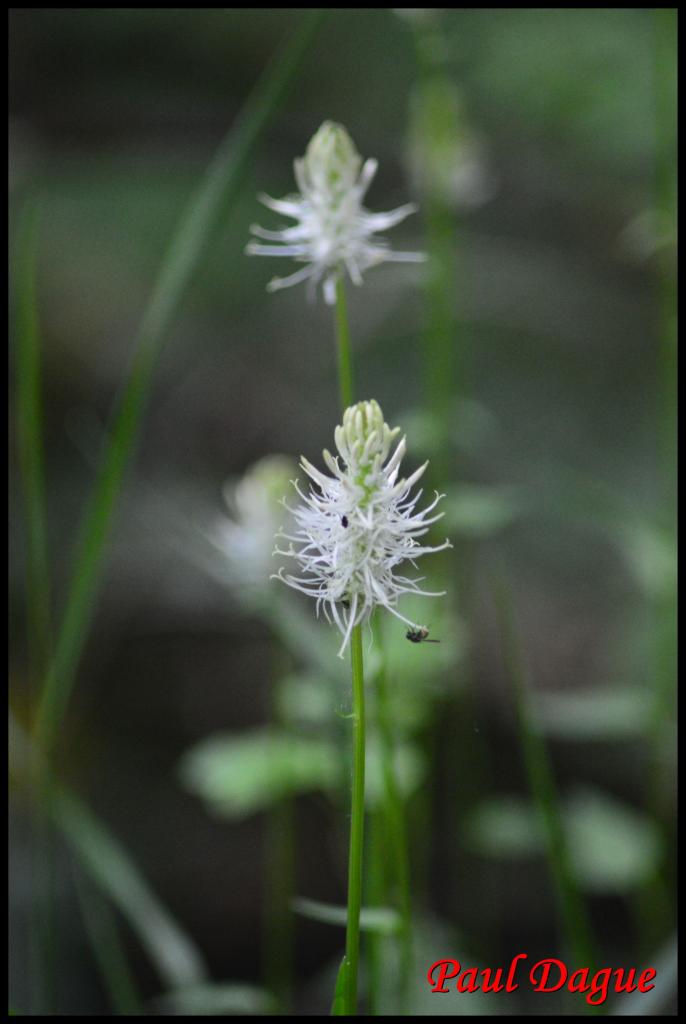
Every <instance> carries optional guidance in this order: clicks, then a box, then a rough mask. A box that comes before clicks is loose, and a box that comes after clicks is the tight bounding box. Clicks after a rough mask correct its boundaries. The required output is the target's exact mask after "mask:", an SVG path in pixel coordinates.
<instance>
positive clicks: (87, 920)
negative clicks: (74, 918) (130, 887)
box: [75, 871, 142, 1017]
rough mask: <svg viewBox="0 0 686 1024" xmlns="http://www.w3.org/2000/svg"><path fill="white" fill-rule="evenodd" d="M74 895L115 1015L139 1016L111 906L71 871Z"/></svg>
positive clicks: (138, 1001) (134, 986)
mask: <svg viewBox="0 0 686 1024" xmlns="http://www.w3.org/2000/svg"><path fill="white" fill-rule="evenodd" d="M75 887H76V894H77V896H78V900H79V906H80V908H81V916H82V917H83V923H84V927H85V930H86V934H87V936H88V939H89V942H90V946H91V950H92V952H93V957H94V959H95V962H96V964H97V966H98V969H99V971H100V975H101V977H102V980H103V984H104V986H105V988H106V989H107V992H108V994H109V997H110V1001H111V1004H112V1010H113V1011H114V1012H115V1013H116V1015H117V1016H118V1017H138V1016H141V1013H142V1011H141V1002H140V998H139V996H138V992H137V991H136V985H135V982H134V980H133V977H132V975H131V971H130V969H129V965H128V963H127V960H126V953H125V952H124V948H123V946H122V941H121V936H120V935H119V929H118V927H117V922H116V920H115V917H114V914H113V912H112V908H111V907H110V905H109V903H108V902H107V900H106V899H104V898H103V897H102V896H101V895H100V893H97V892H95V891H94V890H92V891H88V890H89V887H88V886H87V885H86V883H85V882H84V880H83V878H82V877H81V876H80V875H79V872H78V871H76V872H75Z"/></svg>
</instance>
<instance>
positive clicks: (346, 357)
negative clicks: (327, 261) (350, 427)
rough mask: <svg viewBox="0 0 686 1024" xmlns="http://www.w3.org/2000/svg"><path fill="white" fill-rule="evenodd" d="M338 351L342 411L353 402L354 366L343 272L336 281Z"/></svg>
mask: <svg viewBox="0 0 686 1024" xmlns="http://www.w3.org/2000/svg"><path fill="white" fill-rule="evenodd" d="M336 353H337V357H338V387H339V391H340V400H341V412H345V410H346V409H347V408H348V406H350V405H352V404H353V401H354V398H353V395H354V392H355V389H354V386H353V367H352V354H351V345H350V326H349V324H348V310H347V306H346V301H345V283H344V281H343V273H342V271H341V273H340V274H339V277H338V280H337V281H336Z"/></svg>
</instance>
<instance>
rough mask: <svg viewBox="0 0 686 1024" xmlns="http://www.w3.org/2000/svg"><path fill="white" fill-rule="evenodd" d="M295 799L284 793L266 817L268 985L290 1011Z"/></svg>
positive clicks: (284, 1011) (282, 1009) (281, 1010)
mask: <svg viewBox="0 0 686 1024" xmlns="http://www.w3.org/2000/svg"><path fill="white" fill-rule="evenodd" d="M294 810H295V806H294V801H293V799H292V798H291V797H283V798H282V799H281V800H279V802H278V803H277V804H276V805H275V806H274V807H272V808H270V809H269V812H268V814H267V818H266V830H265V837H266V851H265V852H266V858H267V865H266V901H265V945H264V958H265V972H264V973H265V985H266V987H267V988H268V990H269V991H270V992H272V993H273V994H274V996H275V997H276V1000H277V1002H278V1007H279V1013H281V1014H288V1013H289V1012H290V1003H291V998H292V992H293V914H292V911H291V904H292V900H293V878H294V874H295V828H294V820H293V819H294Z"/></svg>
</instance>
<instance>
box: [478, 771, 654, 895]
mask: <svg viewBox="0 0 686 1024" xmlns="http://www.w3.org/2000/svg"><path fill="white" fill-rule="evenodd" d="M563 820H564V826H565V832H566V835H567V842H568V844H569V852H570V857H571V861H572V866H573V869H574V873H575V875H576V877H577V878H578V881H579V883H580V884H581V885H583V887H584V888H585V889H587V890H591V891H597V892H626V891H629V890H631V889H633V888H634V887H636V886H637V885H639V884H640V883H641V882H643V881H645V880H646V879H647V878H649V877H650V876H651V874H652V873H653V872H654V870H655V868H656V865H657V862H658V859H659V855H660V841H659V836H658V833H657V830H656V828H655V826H654V825H653V823H652V822H651V821H650V820H649V819H648V818H647V817H646V816H645V815H643V814H641V813H639V812H638V811H635V810H634V809H633V808H631V807H627V806H626V805H625V804H623V803H620V801H618V800H616V799H615V798H614V797H610V796H608V795H607V794H604V793H600V792H599V791H594V790H582V791H579V792H577V793H575V794H573V795H572V796H571V797H570V798H569V799H567V800H566V801H565V802H564V806H563ZM467 828H468V842H469V843H470V845H471V846H472V847H473V848H474V849H475V850H477V851H478V852H479V853H481V854H482V855H484V856H487V857H494V858H505V859H509V858H520V857H533V856H537V855H539V854H543V852H544V848H545V847H544V840H543V833H542V830H541V827H540V824H539V821H538V817H537V814H536V810H535V808H534V806H533V805H532V804H531V803H529V802H528V801H527V800H524V799H521V798H515V797H510V798H497V799H493V800H489V801H486V802H485V803H483V804H482V805H481V806H480V807H479V808H477V810H476V811H475V812H474V814H473V815H472V817H471V819H470V821H469V824H468V826H467Z"/></svg>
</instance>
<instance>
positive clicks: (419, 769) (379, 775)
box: [365, 734, 426, 810]
mask: <svg viewBox="0 0 686 1024" xmlns="http://www.w3.org/2000/svg"><path fill="white" fill-rule="evenodd" d="M393 764H394V768H395V778H396V782H397V786H398V790H399V792H400V795H401V797H402V798H403V799H404V800H407V799H408V798H409V797H411V796H412V794H413V793H416V792H417V790H418V789H419V787H420V786H421V784H422V782H423V781H424V779H425V777H426V759H425V757H424V756H423V754H422V753H421V751H420V750H419V749H418V748H417V747H416V746H414V745H413V744H410V743H403V744H400V745H397V746H396V749H395V751H394V756H393ZM386 798H387V793H386V785H385V781H384V771H383V751H382V748H381V744H380V742H379V740H378V738H377V737H376V736H375V735H373V734H372V735H371V736H369V737H368V738H367V759H366V767H365V803H366V805H367V807H368V808H369V809H372V810H373V809H377V808H379V807H381V806H383V805H384V802H385V800H386Z"/></svg>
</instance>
